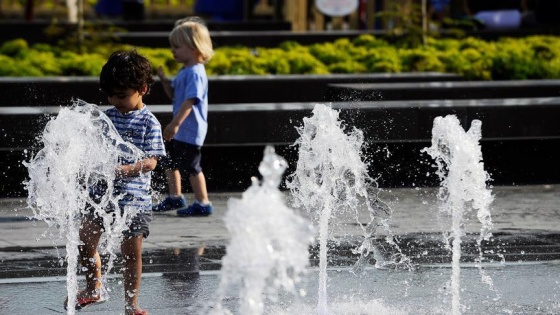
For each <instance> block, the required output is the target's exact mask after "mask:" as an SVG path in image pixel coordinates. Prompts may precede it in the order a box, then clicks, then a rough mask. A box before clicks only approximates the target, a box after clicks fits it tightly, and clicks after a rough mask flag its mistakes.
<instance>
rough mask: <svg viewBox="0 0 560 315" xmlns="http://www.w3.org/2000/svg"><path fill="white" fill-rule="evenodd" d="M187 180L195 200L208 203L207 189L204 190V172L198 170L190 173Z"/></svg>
mask: <svg viewBox="0 0 560 315" xmlns="http://www.w3.org/2000/svg"><path fill="white" fill-rule="evenodd" d="M189 181H190V183H191V187H192V189H193V192H194V197H195V198H196V200H198V201H199V202H202V203H210V200H209V199H208V191H207V190H206V178H205V177H204V173H202V172H200V173H198V174H196V175H191V176H190V177H189Z"/></svg>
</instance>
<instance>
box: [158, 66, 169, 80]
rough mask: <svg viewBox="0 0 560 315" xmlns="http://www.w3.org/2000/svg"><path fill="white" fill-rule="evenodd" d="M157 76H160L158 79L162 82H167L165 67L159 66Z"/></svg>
mask: <svg viewBox="0 0 560 315" xmlns="http://www.w3.org/2000/svg"><path fill="white" fill-rule="evenodd" d="M157 75H158V77H159V79H160V80H161V81H164V80H167V78H166V77H165V73H164V72H163V67H162V66H159V67H158V68H157Z"/></svg>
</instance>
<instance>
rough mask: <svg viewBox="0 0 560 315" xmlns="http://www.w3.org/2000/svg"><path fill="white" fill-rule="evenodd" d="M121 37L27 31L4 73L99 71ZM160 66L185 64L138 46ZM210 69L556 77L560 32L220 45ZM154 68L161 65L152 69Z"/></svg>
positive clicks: (3, 57)
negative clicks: (69, 37) (61, 43)
mask: <svg viewBox="0 0 560 315" xmlns="http://www.w3.org/2000/svg"><path fill="white" fill-rule="evenodd" d="M130 48H132V47H131V46H127V45H122V44H104V45H96V46H94V47H93V48H90V49H89V50H88V51H87V52H85V53H82V54H79V53H77V52H72V51H68V50H63V49H61V48H60V47H57V46H49V45H46V44H36V45H33V46H31V47H30V46H29V45H28V44H27V42H26V41H25V40H23V39H17V40H12V41H8V42H5V43H4V44H2V46H1V47H0V76H97V75H99V72H100V70H101V66H102V65H103V64H104V62H105V60H106V58H107V57H108V56H109V54H110V53H111V52H112V51H114V50H117V49H130ZM136 48H137V49H138V50H139V51H140V52H141V53H142V54H144V55H146V56H147V57H148V58H149V59H150V60H151V62H152V63H153V65H154V71H155V68H157V67H158V66H163V67H164V70H165V71H166V72H167V73H168V74H169V75H173V74H175V73H176V72H177V71H178V69H179V66H180V65H178V64H177V63H176V62H175V61H174V60H173V55H172V54H171V51H170V49H164V48H146V47H136ZM207 71H208V74H209V75H247V74H255V75H264V74H329V73H386V72H393V73H397V72H426V71H436V72H447V73H456V74H460V75H462V76H464V77H465V78H467V79H470V80H514V79H558V78H560V38H558V37H554V36H530V37H525V38H516V39H513V38H503V39H500V40H498V41H483V40H481V39H477V38H465V39H433V38H432V39H430V40H429V42H428V44H427V45H424V46H420V47H417V48H406V47H399V46H396V45H391V44H389V43H388V42H386V41H385V40H383V39H379V38H376V37H374V36H372V35H362V36H360V37H358V38H356V39H354V40H349V39H339V40H336V41H334V42H327V43H321V44H312V45H308V46H303V45H300V44H298V43H296V42H284V43H282V44H281V45H279V47H276V48H262V47H256V48H249V47H241V46H239V47H237V46H236V47H219V48H217V49H216V51H215V56H214V58H213V59H212V60H211V61H210V62H209V63H208V64H207ZM154 74H155V72H154Z"/></svg>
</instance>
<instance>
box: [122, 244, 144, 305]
mask: <svg viewBox="0 0 560 315" xmlns="http://www.w3.org/2000/svg"><path fill="white" fill-rule="evenodd" d="M142 241H143V238H142V237H141V236H137V237H131V238H128V239H125V240H124V241H123V242H122V244H121V253H122V255H123V259H124V272H123V277H124V299H125V308H126V309H127V310H135V309H139V307H138V294H139V292H140V280H141V276H142Z"/></svg>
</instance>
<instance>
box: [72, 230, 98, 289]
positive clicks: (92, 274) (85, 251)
mask: <svg viewBox="0 0 560 315" xmlns="http://www.w3.org/2000/svg"><path fill="white" fill-rule="evenodd" d="M100 238H101V227H100V226H99V225H98V224H97V223H95V222H92V221H90V220H88V219H84V220H82V227H81V229H80V241H81V243H82V244H83V245H80V246H78V250H79V252H80V262H81V265H82V267H84V268H86V269H87V270H86V291H85V292H84V293H85V294H86V295H89V296H92V295H97V294H98V292H97V291H96V290H97V289H100V288H101V286H102V284H101V258H100V257H99V252H98V251H97V246H98V245H99V239H100Z"/></svg>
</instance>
